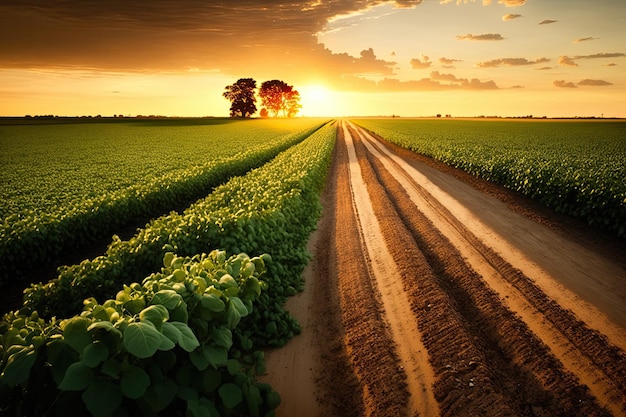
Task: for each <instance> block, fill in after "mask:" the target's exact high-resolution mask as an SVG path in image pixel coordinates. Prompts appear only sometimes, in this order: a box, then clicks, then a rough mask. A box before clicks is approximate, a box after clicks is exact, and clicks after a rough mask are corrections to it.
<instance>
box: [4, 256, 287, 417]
mask: <svg viewBox="0 0 626 417" xmlns="http://www.w3.org/2000/svg"><path fill="white" fill-rule="evenodd" d="M264 259H269V258H267V257H266V256H263V257H256V258H250V257H249V256H248V255H245V254H240V255H236V256H231V257H230V258H226V254H225V252H223V251H213V252H211V253H210V254H208V255H206V254H202V255H195V256H193V257H191V258H190V257H185V258H183V257H179V256H176V255H174V254H173V253H171V252H168V253H167V254H166V255H165V256H164V267H163V268H162V269H161V271H160V272H159V273H155V274H151V275H150V276H149V277H147V278H145V279H144V280H143V282H142V283H141V284H138V283H134V284H131V285H130V286H128V285H124V286H123V289H122V290H121V291H119V292H118V293H117V295H116V296H115V298H114V299H109V300H107V301H105V302H104V303H102V304H99V303H98V302H97V301H96V300H95V299H93V298H89V299H86V300H85V301H84V309H83V311H82V312H81V313H80V315H77V316H74V317H71V318H69V319H65V320H60V321H58V320H56V319H52V320H51V321H49V322H45V321H44V320H43V319H41V318H39V317H38V315H37V313H32V314H30V315H26V314H24V312H23V311H22V312H15V313H12V314H10V315H8V318H9V320H6V321H5V322H4V323H3V328H2V329H0V330H1V333H0V334H1V336H0V355H1V361H0V410H1V411H2V412H3V413H4V414H3V415H15V416H19V415H38V416H54V415H64V416H84V415H87V414H91V415H94V416H96V417H108V416H113V415H139V416H152V415H157V414H159V413H161V414H162V415H172V416H186V415H193V416H202V415H209V416H244V415H245V416H261V415H271V412H272V410H274V409H275V408H276V407H278V404H279V402H280V400H279V397H277V393H275V392H273V391H272V390H271V388H270V387H269V386H267V385H266V384H261V383H258V382H256V375H257V370H260V369H263V354H262V352H259V351H254V350H253V346H252V344H250V343H249V340H248V339H246V338H245V336H243V335H242V334H241V332H240V331H239V328H238V325H239V324H240V320H239V319H240V318H241V317H246V316H248V315H249V314H250V313H251V312H252V311H253V310H254V309H255V308H256V305H257V303H258V301H259V299H260V296H261V294H262V292H259V291H257V288H260V289H261V290H263V289H267V284H266V283H265V282H264V281H263V280H262V277H263V275H264V274H265V272H266V271H265V261H264ZM251 283H252V285H251ZM205 297H211V299H212V300H214V299H217V300H219V301H220V302H221V303H222V304H223V306H224V307H223V308H221V309H216V308H213V307H215V306H214V305H213V301H212V302H211V303H210V304H207V303H206V302H203V300H204V299H205ZM137 300H141V302H140V303H137V302H136V301H137ZM139 305H141V306H143V307H141V308H138V306H139ZM182 310H184V311H185V313H184V314H181V312H182ZM216 310H220V311H216ZM69 404H71V406H69Z"/></svg>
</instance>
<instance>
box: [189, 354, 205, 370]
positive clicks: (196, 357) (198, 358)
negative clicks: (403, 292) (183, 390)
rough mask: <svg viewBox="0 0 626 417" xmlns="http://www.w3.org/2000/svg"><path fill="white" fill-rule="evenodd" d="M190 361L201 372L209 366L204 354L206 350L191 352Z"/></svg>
mask: <svg viewBox="0 0 626 417" xmlns="http://www.w3.org/2000/svg"><path fill="white" fill-rule="evenodd" d="M189 360H191V363H193V365H194V366H195V367H196V368H198V370H199V371H204V370H205V369H206V368H207V367H208V366H209V360H208V359H207V357H206V355H205V354H204V349H196V350H194V351H192V352H190V353H189Z"/></svg>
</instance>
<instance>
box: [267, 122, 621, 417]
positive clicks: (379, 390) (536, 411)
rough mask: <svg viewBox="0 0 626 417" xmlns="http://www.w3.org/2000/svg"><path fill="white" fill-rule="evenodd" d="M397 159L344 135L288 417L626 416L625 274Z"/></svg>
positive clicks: (349, 129) (279, 362)
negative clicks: (298, 392)
mask: <svg viewBox="0 0 626 417" xmlns="http://www.w3.org/2000/svg"><path fill="white" fill-rule="evenodd" d="M344 136H345V138H344ZM392 148H393V147H391V146H388V145H385V144H383V143H381V142H380V141H379V140H378V139H377V138H375V137H373V135H370V134H369V133H367V132H365V131H364V130H362V129H360V128H358V127H356V126H354V125H352V124H345V122H344V124H343V125H342V127H341V128H340V131H339V139H338V143H337V148H336V151H335V163H334V165H333V169H332V171H331V175H330V178H329V186H328V188H327V190H326V192H325V197H324V201H325V212H324V217H323V219H322V222H321V223H320V228H319V230H318V234H317V237H316V239H317V240H316V242H317V245H316V249H314V253H315V261H314V265H315V267H314V268H312V269H311V270H310V272H311V273H310V274H309V275H308V276H307V277H306V279H307V289H305V293H306V292H307V291H310V293H309V294H310V296H308V297H306V296H305V297H301V296H299V297H301V298H300V299H301V300H303V301H295V302H296V304H297V305H299V307H297V308H299V309H300V310H301V311H303V315H302V316H298V315H297V314H296V317H298V318H299V319H300V320H301V321H303V320H304V322H305V323H308V327H309V330H310V331H309V332H308V334H309V336H305V335H306V334H307V325H306V324H305V325H304V328H303V330H304V331H303V335H302V336H299V338H300V337H301V338H303V339H305V338H306V337H309V338H310V339H309V341H310V343H309V342H307V343H308V344H307V346H308V348H304V347H303V344H302V343H299V344H298V347H297V354H291V358H296V359H295V360H291V362H286V361H285V359H284V358H285V357H289V355H290V354H289V353H285V352H289V351H290V350H291V349H293V348H292V346H295V345H296V344H294V343H293V342H291V343H290V344H289V345H288V346H287V347H286V348H284V349H281V350H279V351H276V352H271V353H269V354H268V370H269V375H268V378H269V379H270V381H269V382H272V383H273V384H274V386H275V387H276V388H277V389H278V390H279V392H283V397H286V398H285V403H284V407H282V408H281V409H279V415H284V416H289V415H304V416H308V415H311V416H312V415H335V416H339V415H342V416H343V415H346V416H348V415H354V416H357V415H379V416H392V415H393V416H396V415H511V416H526V415H528V416H530V415H537V416H555V415H581V416H583V415H584V416H591V415H616V416H618V415H624V414H625V413H626V388H624V385H625V384H624V381H626V356H625V355H624V346H625V341H624V339H625V332H624V327H623V323H622V322H620V320H619V318H620V317H622V310H621V309H623V308H624V307H623V305H624V304H625V303H624V294H623V289H624V286H623V284H621V285H620V282H621V283H623V282H626V281H624V280H626V273H625V269H624V265H623V263H620V259H618V260H617V261H615V260H611V259H607V258H605V257H603V256H601V255H598V254H596V253H594V252H593V251H591V252H590V251H589V249H588V248H585V247H582V246H580V245H577V244H576V243H575V242H570V241H569V240H567V239H564V238H563V237H562V236H559V235H557V234H555V233H554V232H552V231H551V230H550V229H549V228H546V227H545V226H542V225H540V224H538V223H536V222H533V221H530V220H528V219H527V218H525V217H523V216H520V215H519V214H516V213H512V212H511V211H510V210H508V209H507V208H506V206H504V205H502V204H501V203H500V202H499V201H496V200H495V199H493V198H492V197H489V196H487V195H485V194H484V193H481V192H479V191H478V190H476V189H473V188H472V187H468V186H467V185H466V184H464V183H463V182H461V181H458V180H457V179H455V178H453V177H451V176H449V175H446V174H443V173H441V172H440V171H438V170H435V169H433V168H431V167H428V166H425V165H423V164H420V163H419V162H418V161H417V160H416V159H415V160H414V159H412V158H410V157H407V156H406V153H405V154H404V156H403V157H400V156H399V152H398V151H397V150H395V149H393V150H392ZM400 153H401V152H400ZM561 251H562V252H561ZM555 255H556V256H555ZM620 280H621V281H620ZM590 281H591V283H590ZM589 289H592V290H593V294H592V296H591V297H586V300H583V299H582V298H581V297H580V296H579V294H577V292H578V293H580V292H581V291H582V293H586V291H590V290H589ZM620 291H622V292H620ZM303 295H304V294H303ZM598 300H607V301H606V304H601V303H599V302H598ZM290 302H291V300H290ZM596 305H599V307H601V308H598V307H597V306H596ZM303 306H304V307H303ZM307 306H308V307H307ZM288 308H289V306H288ZM616 318H617V319H616ZM622 318H623V317H622ZM311 335H312V336H311ZM285 355H287V356H285ZM281 357H282V359H281ZM307 358H308V359H307ZM298 363H302V364H308V365H305V367H306V366H308V367H309V370H308V371H306V372H307V373H308V374H311V375H313V376H312V377H311V378H309V379H310V380H311V379H313V380H314V385H315V386H314V387H311V384H306V383H304V384H302V385H303V389H304V390H306V391H307V392H310V394H308V395H309V400H306V399H304V398H302V397H299V398H300V399H299V400H297V401H293V400H292V398H295V397H294V395H295V394H287V393H285V392H284V390H283V389H281V385H282V386H285V385H286V384H287V385H289V386H290V387H291V388H290V389H291V390H292V391H293V386H294V385H295V386H298V385H297V384H299V380H298V379H297V378H298V375H300V377H302V376H303V375H302V374H301V373H300V372H294V371H293V369H298V366H299V365H297V364H298ZM281 366H282V367H285V366H286V368H289V369H292V371H291V373H292V375H293V376H292V377H291V378H292V380H291V381H290V382H287V383H285V382H284V381H283V382H279V383H278V384H276V381H275V380H272V378H273V375H276V372H275V371H274V370H276V369H280V368H281ZM300 369H303V368H302V366H300ZM285 373H287V374H288V373H289V371H285V372H283V374H285ZM288 379H289V378H287V380H288ZM287 395H288V398H287ZM307 401H308V404H311V403H312V402H315V404H316V405H315V407H313V406H305V404H307ZM305 410H307V411H305Z"/></svg>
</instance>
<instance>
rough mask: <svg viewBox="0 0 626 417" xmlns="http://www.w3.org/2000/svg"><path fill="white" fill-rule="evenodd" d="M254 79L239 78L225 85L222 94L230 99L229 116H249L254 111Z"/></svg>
mask: <svg viewBox="0 0 626 417" xmlns="http://www.w3.org/2000/svg"><path fill="white" fill-rule="evenodd" d="M255 89H256V81H255V80H253V79H252V78H240V79H238V80H237V82H236V83H235V84H232V85H227V86H226V91H224V93H223V96H224V97H225V98H226V99H228V100H230V102H231V106H230V117H241V118H244V117H250V116H252V115H253V114H254V113H255V112H256V104H255V103H256V96H255V91H254V90H255Z"/></svg>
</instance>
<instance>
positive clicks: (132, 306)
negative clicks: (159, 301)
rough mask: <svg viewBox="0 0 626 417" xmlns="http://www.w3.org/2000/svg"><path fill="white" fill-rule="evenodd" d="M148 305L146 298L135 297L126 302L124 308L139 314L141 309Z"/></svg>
mask: <svg viewBox="0 0 626 417" xmlns="http://www.w3.org/2000/svg"><path fill="white" fill-rule="evenodd" d="M145 306H146V300H144V299H143V297H139V298H133V299H132V300H130V301H127V302H126V303H124V308H125V309H126V310H128V312H129V313H130V314H133V315H134V314H139V313H140V312H141V310H143V309H144V307H145Z"/></svg>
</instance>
